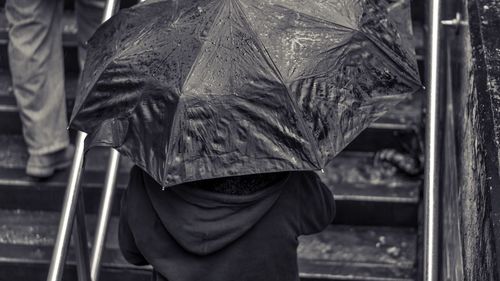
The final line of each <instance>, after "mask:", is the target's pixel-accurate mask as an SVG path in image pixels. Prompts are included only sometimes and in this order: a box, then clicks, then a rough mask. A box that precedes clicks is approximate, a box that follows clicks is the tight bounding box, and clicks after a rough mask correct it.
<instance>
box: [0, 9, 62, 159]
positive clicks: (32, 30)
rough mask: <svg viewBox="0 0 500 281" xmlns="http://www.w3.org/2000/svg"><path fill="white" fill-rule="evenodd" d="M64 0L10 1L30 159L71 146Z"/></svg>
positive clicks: (16, 79) (16, 80)
mask: <svg viewBox="0 0 500 281" xmlns="http://www.w3.org/2000/svg"><path fill="white" fill-rule="evenodd" d="M62 5H63V1H60V0H7V3H6V5H5V9H6V15H7V20H8V22H9V27H10V28H9V39H10V40H9V63H10V68H11V73H12V83H13V90H14V95H15V97H16V101H17V104H18V107H19V110H20V114H21V120H22V123H23V134H24V138H25V141H26V144H27V145H28V151H29V153H30V154H31V155H42V154H48V153H52V152H55V151H58V150H61V149H64V148H65V147H67V146H68V144H69V137H68V131H67V129H66V128H67V115H66V99H65V93H64V66H63V53H62V25H61V19H62V9H63V6H62Z"/></svg>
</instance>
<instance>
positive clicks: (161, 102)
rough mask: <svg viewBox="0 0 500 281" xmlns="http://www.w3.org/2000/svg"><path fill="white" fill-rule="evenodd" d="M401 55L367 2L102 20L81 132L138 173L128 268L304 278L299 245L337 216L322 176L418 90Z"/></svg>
mask: <svg viewBox="0 0 500 281" xmlns="http://www.w3.org/2000/svg"><path fill="white" fill-rule="evenodd" d="M145 19H147V20H145ZM406 46H407V45H406V44H403V42H401V38H400V37H399V35H398V33H397V31H396V29H395V28H394V26H393V25H392V23H391V22H390V20H388V19H387V17H386V13H385V12H384V10H383V9H382V8H380V7H378V6H377V5H376V4H374V2H373V1H371V0H341V1H339V0H325V1H315V0H314V1H313V0H303V1H299V0H266V1H264V0H200V1H189V0H187V1H151V2H146V3H143V4H139V5H138V6H135V7H134V8H131V9H128V10H125V11H122V12H120V13H119V14H118V15H117V16H115V17H113V18H112V19H111V20H109V21H108V22H106V23H105V24H104V25H103V26H102V27H101V28H100V29H99V30H98V31H97V32H96V34H95V35H94V37H93V38H92V39H91V40H90V42H89V50H90V51H89V58H88V60H87V62H86V65H85V69H84V72H83V76H82V80H81V85H82V87H81V88H80V89H79V93H78V96H77V100H76V102H75V108H74V110H73V116H72V127H73V128H75V129H78V130H82V131H84V132H86V133H88V137H87V140H86V142H87V145H88V147H92V146H96V145H104V146H111V147H114V148H116V149H117V150H118V151H119V152H121V153H122V154H124V155H126V156H128V157H129V158H130V159H132V161H133V162H134V163H135V164H136V166H137V167H135V168H134V169H133V170H132V172H131V179H130V182H129V187H128V190H127V194H126V196H125V197H124V199H123V200H124V201H123V206H122V208H123V209H122V215H121V220H120V232H119V233H120V245H121V248H122V251H123V254H124V256H125V257H126V258H127V259H128V260H129V261H130V262H132V263H135V264H151V265H153V268H154V269H155V272H157V273H156V275H157V277H158V278H159V279H166V280H170V281H178V280H179V281H180V280H218V281H224V280H298V269H297V260H296V257H297V256H296V255H297V254H296V250H297V237H298V236H299V235H302V234H311V233H314V232H318V231H321V230H322V229H323V228H325V227H326V226H327V225H328V224H329V223H331V221H332V220H333V217H334V214H335V204H334V201H333V196H332V194H331V192H330V191H329V190H328V189H327V188H326V187H325V186H324V185H323V184H322V183H321V181H320V180H319V179H318V177H317V175H316V174H315V172H314V171H317V170H320V169H322V168H324V167H325V165H326V164H327V163H328V161H330V160H331V159H332V158H333V157H334V156H335V155H336V154H337V153H339V152H340V151H341V150H342V149H343V148H344V147H345V146H346V145H347V144H348V143H349V142H350V141H352V140H353V139H354V138H355V137H356V136H357V135H358V134H359V133H360V132H361V131H362V130H363V129H364V128H366V127H367V126H368V125H369V124H370V123H371V122H373V121H374V120H376V119H377V118H378V117H380V116H381V115H382V114H383V113H385V112H386V111H387V110H389V109H390V108H391V107H393V106H394V105H395V104H397V103H398V102H400V101H401V100H403V99H405V98H407V97H408V96H409V95H410V94H412V93H414V92H417V91H419V90H420V89H421V85H420V82H419V78H418V71H417V68H416V62H415V58H414V56H412V55H411V52H410V50H408V49H407V47H406Z"/></svg>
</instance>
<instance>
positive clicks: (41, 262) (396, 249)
mask: <svg viewBox="0 0 500 281" xmlns="http://www.w3.org/2000/svg"><path fill="white" fill-rule="evenodd" d="M117 221H118V219H117V218H116V217H113V218H112V219H111V223H110V227H109V230H108V236H107V240H106V247H105V251H104V256H103V271H104V272H103V274H102V277H103V278H104V279H103V280H109V281H111V280H148V279H146V278H148V276H147V274H148V272H149V271H150V268H149V267H136V266H132V265H129V264H127V263H126V262H125V261H124V259H123V257H122V256H121V253H120V252H119V249H118V242H117V225H118V223H117ZM58 222H59V214H58V213H55V212H40V211H37V212H30V211H20V210H0V273H2V272H8V274H9V275H8V276H9V278H11V279H10V280H21V279H20V278H21V277H22V278H24V280H33V281H34V280H45V278H46V274H47V269H48V264H49V261H50V257H51V252H52V247H53V245H54V241H55V237H56V234H57V225H58ZM87 224H88V226H89V236H90V237H93V234H94V233H93V232H94V229H93V228H92V227H90V226H93V225H94V224H95V217H94V216H88V217H87ZM415 233H416V231H415V230H414V229H413V228H391V227H354V226H344V225H337V226H331V227H328V228H327V229H326V230H325V231H323V232H321V233H319V234H316V235H310V236H304V237H301V238H300V239H299V241H300V245H299V248H298V256H299V269H300V276H301V279H303V280H359V281H365V280H366V281H368V280H391V281H403V280H405V281H409V280H415V279H414V276H415V267H416V240H417V239H416V234H415ZM90 239H91V238H90ZM74 260H75V258H74V252H73V251H72V249H71V248H70V251H69V256H68V261H69V265H70V266H67V267H66V269H67V273H68V274H67V275H65V280H76V277H75V269H74ZM16 268H17V269H21V268H22V270H21V271H17V270H13V271H12V269H16ZM3 276H6V275H3Z"/></svg>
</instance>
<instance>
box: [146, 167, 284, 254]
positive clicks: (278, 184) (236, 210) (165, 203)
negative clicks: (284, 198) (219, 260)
mask: <svg viewBox="0 0 500 281" xmlns="http://www.w3.org/2000/svg"><path fill="white" fill-rule="evenodd" d="M288 178H289V174H284V176H283V177H280V179H279V180H277V181H274V182H271V183H269V185H268V186H267V187H266V188H263V189H261V190H260V191H257V192H255V193H252V194H249V195H231V194H224V193H217V192H212V191H207V190H205V189H201V188H198V187H195V186H194V185H193V184H190V183H186V184H182V185H179V186H175V187H172V188H168V189H166V190H164V191H162V190H161V189H159V188H147V192H148V194H149V197H150V199H151V202H152V204H153V208H154V209H155V210H156V212H157V213H158V216H159V218H160V221H161V222H162V224H163V226H164V227H165V228H166V229H167V230H168V232H169V233H170V234H171V235H172V237H173V238H174V239H175V240H176V241H177V243H179V244H180V245H181V246H182V247H183V248H184V249H186V250H187V251H189V252H191V253H194V254H197V255H208V254H211V253H213V252H216V251H218V250H220V249H222V248H224V247H225V246H227V245H228V244H230V243H231V242H233V241H235V240H236V239H238V238H239V237H241V236H242V235H244V234H245V233H246V232H247V231H248V230H249V229H250V228H252V227H253V226H254V225H255V224H256V223H257V222H258V221H259V220H260V219H261V218H262V217H263V216H264V215H265V214H266V213H267V212H268V211H269V209H271V207H272V206H273V205H274V203H275V202H276V200H277V199H278V198H279V196H280V194H281V191H282V188H283V186H285V182H286V181H287V179H288Z"/></svg>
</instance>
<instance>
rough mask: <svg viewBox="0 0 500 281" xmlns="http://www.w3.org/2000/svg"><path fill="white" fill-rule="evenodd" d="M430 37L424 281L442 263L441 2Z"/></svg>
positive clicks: (432, 1) (431, 18)
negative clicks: (440, 187)
mask: <svg viewBox="0 0 500 281" xmlns="http://www.w3.org/2000/svg"><path fill="white" fill-rule="evenodd" d="M428 7H429V11H428V27H429V33H428V38H427V58H426V59H427V61H426V78H427V79H426V81H427V87H426V88H427V90H428V92H427V93H428V95H427V116H426V123H425V126H426V128H425V174H424V204H425V223H424V281H437V280H438V264H439V260H438V259H439V244H438V235H439V232H438V231H439V221H438V211H439V201H438V199H439V177H438V175H439V155H438V145H439V142H438V141H439V136H438V132H439V128H438V125H439V111H438V110H439V107H440V106H439V104H438V102H439V100H440V99H439V69H440V65H439V64H440V49H439V48H440V40H441V36H440V27H441V22H440V19H441V1H440V0H429V5H428Z"/></svg>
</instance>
